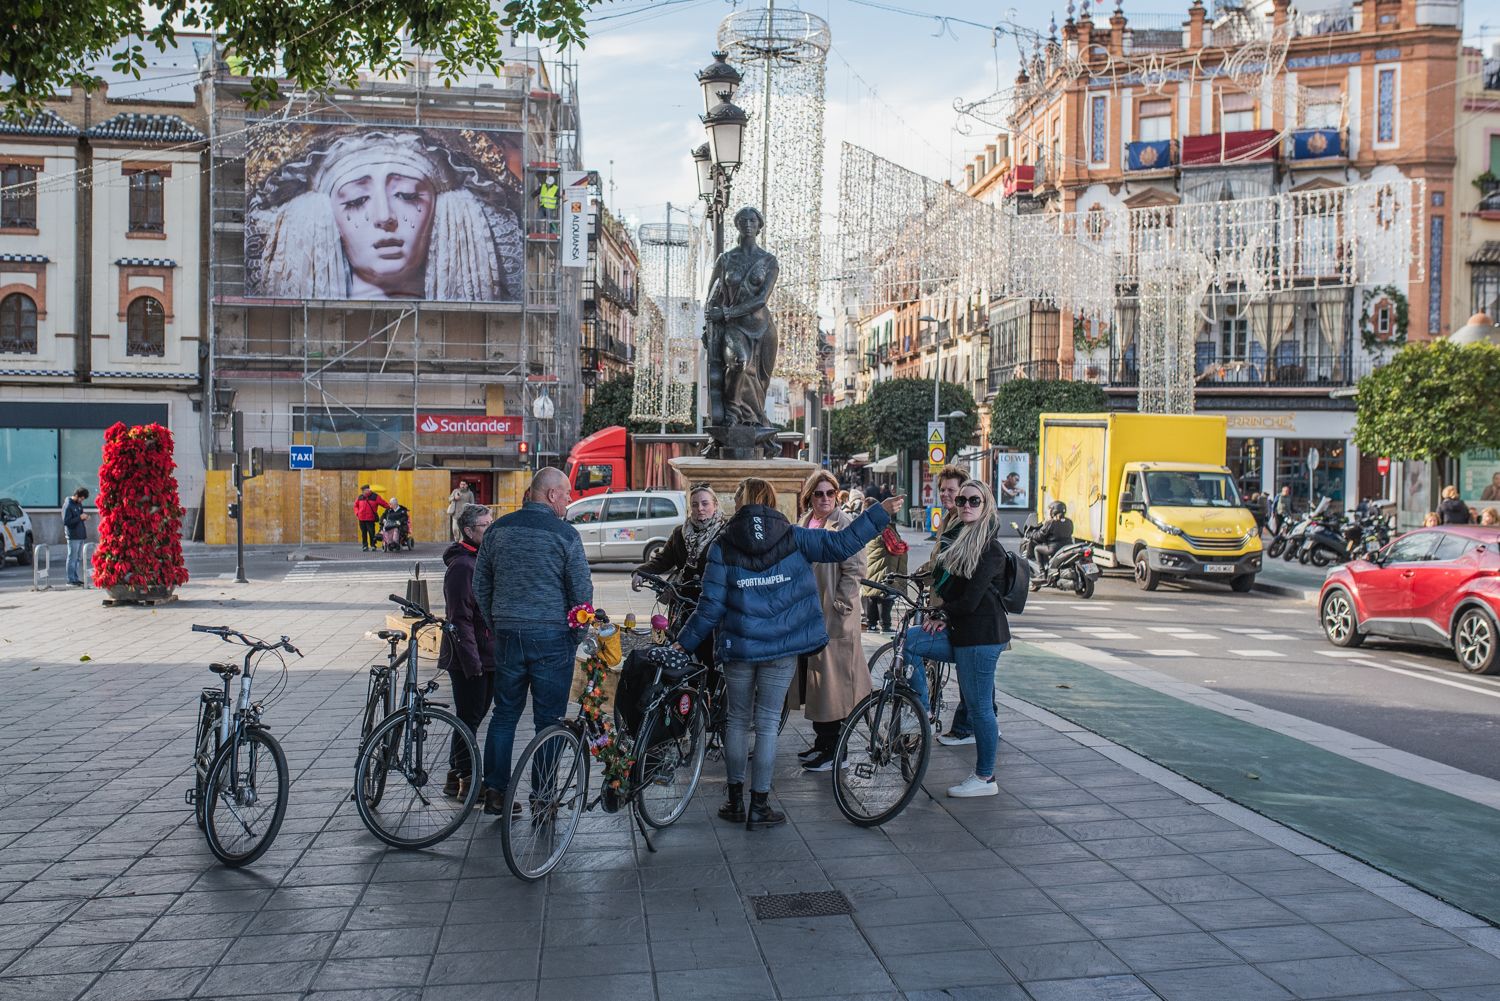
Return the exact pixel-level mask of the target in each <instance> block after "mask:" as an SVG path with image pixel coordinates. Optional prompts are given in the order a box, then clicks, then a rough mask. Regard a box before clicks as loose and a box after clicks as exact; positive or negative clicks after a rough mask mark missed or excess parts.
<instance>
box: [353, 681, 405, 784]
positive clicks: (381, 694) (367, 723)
mask: <svg viewBox="0 0 1500 1001" xmlns="http://www.w3.org/2000/svg"><path fill="white" fill-rule="evenodd" d="M394 699H395V694H394V692H393V691H392V688H391V675H390V674H388V673H381V672H376V671H371V672H370V688H369V691H368V693H367V694H366V695H365V720H364V725H363V726H361V727H360V731H359V746H360V748H361V749H363V748H364V746H365V744H366V743H367V742H368V741H369V739H370V734H372V733H373V732H374V731H375V727H376V726H378V725H379V724H380V721H381V720H383V719H385V718H386V717H387V716H389V715H390V714H391V709H392V708H393V702H394ZM400 744H401V734H400V731H399V729H398V730H396V731H394V732H392V733H390V734H388V735H387V739H386V742H385V747H386V753H385V754H384V755H382V756H380V758H378V759H377V760H376V761H375V762H373V763H372V764H371V767H370V768H369V769H368V770H367V771H366V773H365V781H364V782H363V783H362V784H361V785H359V786H358V787H357V788H358V791H359V792H362V793H363V794H364V797H365V799H366V801H367V802H368V805H369V806H371V807H376V806H379V805H380V798H381V797H382V796H384V795H385V779H386V775H387V774H389V772H390V766H391V762H392V761H393V760H394V758H393V755H394V752H395V750H396V749H397V748H398V747H400Z"/></svg>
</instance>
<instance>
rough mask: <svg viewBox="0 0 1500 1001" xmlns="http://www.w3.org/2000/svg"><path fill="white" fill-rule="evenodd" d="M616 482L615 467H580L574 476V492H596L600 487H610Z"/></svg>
mask: <svg viewBox="0 0 1500 1001" xmlns="http://www.w3.org/2000/svg"><path fill="white" fill-rule="evenodd" d="M614 482H615V471H614V467H613V466H608V465H597V466H579V467H578V470H577V472H575V473H574V474H573V489H574V490H595V489H598V488H599V487H608V486H610V485H611V484H613V483H614Z"/></svg>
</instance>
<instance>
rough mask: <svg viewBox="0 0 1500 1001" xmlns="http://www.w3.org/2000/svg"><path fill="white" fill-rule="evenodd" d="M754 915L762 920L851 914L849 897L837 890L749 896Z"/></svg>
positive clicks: (852, 909) (852, 911) (852, 908)
mask: <svg viewBox="0 0 1500 1001" xmlns="http://www.w3.org/2000/svg"><path fill="white" fill-rule="evenodd" d="M750 902H751V903H752V904H754V905H755V916H756V917H757V918H760V919H761V920H762V921H769V920H771V919H772V918H824V917H828V916H830V915H833V914H853V913H854V907H853V905H852V904H850V903H849V898H848V897H846V896H844V895H843V894H842V893H839V892H838V891H837V890H819V891H818V892H816V893H771V894H767V895H766V896H763V897H751V898H750Z"/></svg>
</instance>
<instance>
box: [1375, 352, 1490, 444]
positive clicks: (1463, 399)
mask: <svg viewBox="0 0 1500 1001" xmlns="http://www.w3.org/2000/svg"><path fill="white" fill-rule="evenodd" d="M1497 387H1500V347H1496V346H1494V345H1492V344H1467V345H1463V346H1460V345H1456V344H1450V343H1448V342H1447V341H1434V342H1431V343H1427V344H1408V345H1407V346H1406V347H1404V348H1402V349H1401V350H1400V351H1398V352H1396V354H1395V356H1394V357H1393V358H1391V360H1390V362H1389V363H1388V364H1386V365H1383V366H1382V367H1380V368H1378V369H1376V370H1375V371H1374V372H1372V373H1370V374H1369V375H1367V376H1365V377H1364V378H1363V379H1360V380H1359V386H1358V387H1357V389H1356V394H1357V395H1356V404H1357V407H1358V416H1357V418H1356V421H1355V425H1354V444H1355V445H1356V446H1357V447H1358V448H1359V450H1360V451H1361V452H1362V453H1364V454H1365V455H1384V456H1389V457H1390V458H1393V459H1444V458H1449V457H1452V456H1456V455H1459V454H1461V453H1463V452H1466V451H1468V450H1469V449H1474V448H1500V392H1497Z"/></svg>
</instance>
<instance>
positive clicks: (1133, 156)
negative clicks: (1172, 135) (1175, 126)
mask: <svg viewBox="0 0 1500 1001" xmlns="http://www.w3.org/2000/svg"><path fill="white" fill-rule="evenodd" d="M1176 163H1177V140H1175V139H1143V140H1138V141H1136V142H1130V143H1126V144H1125V169H1126V170H1170V169H1171V168H1172V167H1173V166H1175V165H1176Z"/></svg>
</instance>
